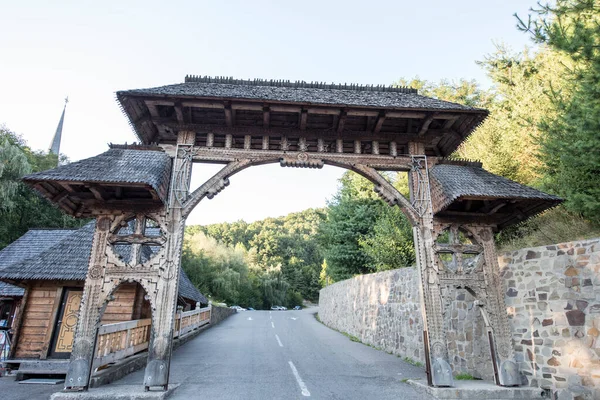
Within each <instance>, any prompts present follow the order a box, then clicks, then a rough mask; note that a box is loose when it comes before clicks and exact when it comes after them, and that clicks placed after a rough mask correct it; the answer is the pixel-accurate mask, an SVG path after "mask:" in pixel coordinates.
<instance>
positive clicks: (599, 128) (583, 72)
mask: <svg viewBox="0 0 600 400" xmlns="http://www.w3.org/2000/svg"><path fill="white" fill-rule="evenodd" d="M532 12H533V14H532V15H530V16H529V19H528V21H527V22H525V21H523V20H521V19H519V27H520V29H522V30H523V31H526V32H529V33H530V34H531V35H532V38H533V39H534V40H535V41H537V42H538V43H542V44H544V45H546V46H548V47H549V48H550V49H552V50H553V51H555V52H557V53H558V54H560V56H561V57H564V58H566V59H567V60H568V61H569V64H568V67H569V68H565V70H564V76H563V79H564V80H565V82H566V86H568V87H570V88H571V89H570V90H569V91H568V92H567V93H564V92H562V91H559V90H553V91H552V92H550V93H549V95H550V96H549V97H550V99H551V101H552V104H553V105H554V106H555V107H556V110H557V113H556V115H553V114H551V115H548V116H545V117H544V118H542V120H541V122H540V124H539V127H540V129H541V131H542V132H543V133H544V134H543V136H542V138H541V151H540V159H541V161H542V162H543V163H544V166H545V169H544V176H543V179H542V185H543V187H544V188H545V189H547V190H550V191H552V192H554V193H556V194H558V195H560V196H563V197H564V198H566V200H567V202H566V203H565V207H566V208H567V209H568V210H570V211H573V212H575V213H578V214H581V215H582V216H584V217H585V218H587V219H590V220H592V221H594V222H596V223H600V135H598V132H600V83H599V82H600V7H599V6H598V5H597V1H594V0H557V1H556V3H555V5H553V6H549V5H547V6H541V5H540V8H539V9H537V10H532ZM517 18H518V17H517Z"/></svg>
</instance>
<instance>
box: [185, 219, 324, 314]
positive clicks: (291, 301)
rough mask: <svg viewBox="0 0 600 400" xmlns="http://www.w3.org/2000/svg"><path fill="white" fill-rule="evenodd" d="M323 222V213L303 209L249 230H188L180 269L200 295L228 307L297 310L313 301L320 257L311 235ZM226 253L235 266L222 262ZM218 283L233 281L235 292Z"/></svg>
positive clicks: (224, 226) (225, 226)
mask: <svg viewBox="0 0 600 400" xmlns="http://www.w3.org/2000/svg"><path fill="white" fill-rule="evenodd" d="M323 218H324V216H323V211H321V210H313V209H309V210H305V211H302V212H299V213H292V214H289V215H287V216H285V217H280V218H267V219H264V220H262V221H256V222H253V223H251V224H248V223H246V222H244V221H237V222H234V223H221V224H214V225H208V226H189V227H187V228H186V247H185V249H184V256H183V258H182V265H183V267H184V268H185V269H186V272H188V274H190V275H194V276H198V277H197V278H191V276H190V278H191V279H192V281H193V282H194V283H195V284H197V285H198V287H199V288H200V289H201V291H203V290H204V291H205V292H206V293H209V294H211V295H212V296H213V297H216V298H219V299H221V300H224V301H226V302H227V303H229V304H233V303H236V304H240V305H242V306H250V307H254V308H269V307H271V306H272V305H284V306H286V307H294V306H297V305H302V302H303V299H308V300H313V301H314V300H316V299H317V298H318V296H319V289H320V287H321V286H320V284H319V274H320V272H321V263H322V261H323V257H322V255H321V251H320V249H319V248H318V245H317V242H316V239H315V233H316V231H317V227H318V225H319V223H320V221H321V220H322V219H323ZM206 236H208V238H207V237H206ZM213 249H219V251H218V252H216V250H213ZM228 252H231V253H232V254H236V257H237V258H236V260H237V261H236V262H235V263H233V260H232V259H228V258H227V257H226V254H227V253H228ZM230 257H232V256H230ZM240 260H241V261H240ZM240 262H241V263H243V265H244V268H241V267H239V265H240ZM231 265H238V267H235V268H232V267H229V266H231ZM194 269H197V270H198V271H197V272H195V271H194ZM229 269H233V270H234V271H236V272H240V275H239V276H238V275H235V274H233V273H232V272H230V271H229ZM242 270H243V271H245V272H242ZM224 279H233V280H234V281H235V283H236V285H238V286H235V287H231V288H230V287H227V286H226V285H225V284H224V283H222V284H220V285H216V283H217V282H221V281H223V280H224Z"/></svg>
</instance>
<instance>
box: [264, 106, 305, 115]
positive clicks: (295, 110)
mask: <svg viewBox="0 0 600 400" xmlns="http://www.w3.org/2000/svg"><path fill="white" fill-rule="evenodd" d="M269 107H270V108H271V111H273V112H284V113H292V114H299V113H300V111H302V107H299V106H280V105H275V104H271V105H269Z"/></svg>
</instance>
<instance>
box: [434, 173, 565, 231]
mask: <svg viewBox="0 0 600 400" xmlns="http://www.w3.org/2000/svg"><path fill="white" fill-rule="evenodd" d="M430 176H431V178H432V179H431V198H432V203H433V212H434V214H438V213H440V212H443V211H445V210H446V209H448V208H449V207H450V206H451V205H452V204H453V203H455V202H458V201H461V200H465V199H471V200H473V199H481V200H499V199H506V200H510V202H512V203H514V204H516V203H519V202H521V203H522V204H524V207H522V208H520V209H519V210H518V212H515V213H512V214H513V215H510V216H509V217H507V218H509V219H507V220H504V221H501V222H500V223H499V225H500V226H501V227H505V226H508V225H511V224H513V223H516V222H519V221H520V220H522V219H524V217H525V218H526V217H529V216H532V215H535V214H537V213H539V212H542V211H544V210H546V209H548V208H551V207H554V206H556V205H557V204H559V203H561V202H562V199H561V198H560V197H557V196H554V195H550V194H547V193H544V192H541V191H539V190H537V189H534V188H532V187H529V186H525V185H522V184H520V183H517V182H514V181H511V180H510V179H506V178H504V177H501V176H498V175H494V174H492V173H491V172H488V171H486V170H484V169H483V168H481V166H475V165H453V164H438V165H435V166H433V167H432V168H431V169H430ZM519 213H521V214H523V215H522V216H521V217H520V218H519V217H518V215H517V214H519Z"/></svg>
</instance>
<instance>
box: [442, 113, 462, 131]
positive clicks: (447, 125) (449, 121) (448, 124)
mask: <svg viewBox="0 0 600 400" xmlns="http://www.w3.org/2000/svg"><path fill="white" fill-rule="evenodd" d="M458 117H459V116H458V115H454V116H452V118H448V119H447V120H446V122H444V126H443V127H442V129H446V130H450V128H451V127H452V125H454V123H455V122H456V120H457V119H458Z"/></svg>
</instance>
